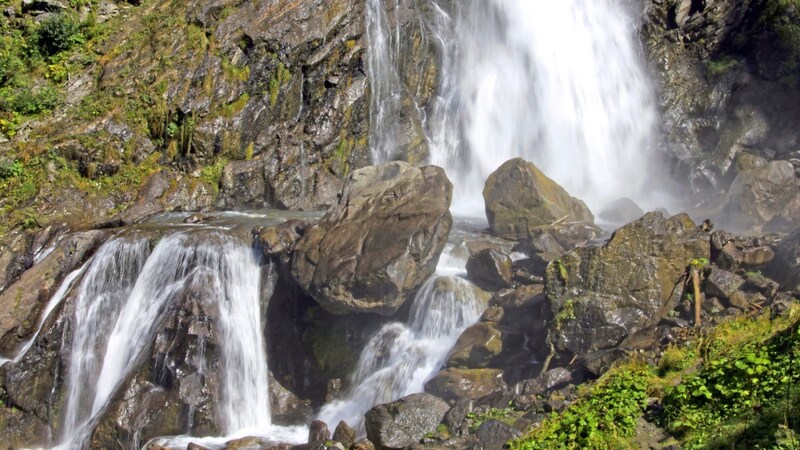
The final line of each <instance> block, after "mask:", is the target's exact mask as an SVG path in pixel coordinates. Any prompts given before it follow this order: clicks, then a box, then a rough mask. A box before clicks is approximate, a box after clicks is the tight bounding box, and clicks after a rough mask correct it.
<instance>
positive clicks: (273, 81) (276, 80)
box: [269, 62, 292, 106]
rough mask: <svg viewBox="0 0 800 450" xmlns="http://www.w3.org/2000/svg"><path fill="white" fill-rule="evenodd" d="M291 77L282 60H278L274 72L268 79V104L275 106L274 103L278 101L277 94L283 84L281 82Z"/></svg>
mask: <svg viewBox="0 0 800 450" xmlns="http://www.w3.org/2000/svg"><path fill="white" fill-rule="evenodd" d="M291 78H292V73H291V72H289V69H287V68H286V66H284V65H283V63H282V62H278V65H277V67H276V68H275V73H274V74H273V75H272V78H270V80H269V104H270V105H272V106H275V104H276V103H278V94H279V93H280V89H281V86H283V83H285V82H287V81H289V80H290V79H291Z"/></svg>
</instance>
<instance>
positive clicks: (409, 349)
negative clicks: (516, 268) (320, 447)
mask: <svg viewBox="0 0 800 450" xmlns="http://www.w3.org/2000/svg"><path fill="white" fill-rule="evenodd" d="M484 307H485V305H484V304H483V303H482V302H481V301H480V300H479V299H478V298H477V297H476V296H475V291H474V287H473V286H472V285H471V284H470V283H469V282H468V281H465V280H463V279H461V278H456V277H449V276H442V277H433V278H431V279H429V280H428V281H427V282H425V284H424V285H423V286H422V287H421V288H420V290H419V291H418V292H417V295H416V297H415V298H414V302H413V304H412V306H411V311H410V314H409V319H408V323H407V324H401V323H397V322H393V323H389V324H387V325H385V326H383V328H381V329H380V330H379V331H378V332H377V333H376V334H375V335H374V336H373V337H372V338H371V339H370V341H369V343H368V344H367V346H366V347H365V348H364V350H363V352H362V353H361V356H360V358H359V361H358V365H357V366H356V371H355V372H354V373H353V375H352V377H351V380H350V385H351V386H352V387H351V388H350V389H349V390H348V392H346V393H345V395H344V396H343V398H342V399H340V400H336V401H334V402H331V403H329V404H327V405H325V407H323V409H322V410H321V411H320V414H319V418H320V420H323V421H324V422H326V423H328V424H335V423H338V421H339V420H344V421H345V422H347V423H348V424H349V425H351V426H353V427H355V428H356V429H362V431H363V423H364V413H366V412H367V411H368V410H369V409H370V408H372V407H373V406H374V405H377V404H381V403H386V402H389V401H392V400H396V399H398V398H401V397H403V396H406V395H409V394H412V393H415V392H422V390H423V385H424V383H425V382H426V381H427V380H428V379H430V377H431V376H433V375H434V374H435V373H436V372H437V371H438V370H439V368H440V367H441V365H442V363H444V360H445V358H446V357H447V352H448V351H449V350H450V348H452V347H453V344H455V341H456V339H458V336H459V335H460V334H461V332H462V331H464V329H465V328H466V327H467V326H469V325H471V324H472V323H474V322H475V321H476V320H478V318H479V317H480V315H481V312H482V311H483V308H484Z"/></svg>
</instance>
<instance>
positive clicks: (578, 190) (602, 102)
mask: <svg viewBox="0 0 800 450" xmlns="http://www.w3.org/2000/svg"><path fill="white" fill-rule="evenodd" d="M425 1H426V2H427V3H429V5H428V6H429V8H427V9H426V11H425V12H418V14H419V15H420V18H419V20H420V21H421V22H423V23H424V28H425V32H426V33H427V34H429V35H430V36H431V37H432V39H431V42H435V43H437V46H438V47H439V54H440V59H441V61H440V65H441V70H440V72H439V86H438V93H437V97H436V98H435V99H433V100H432V102H431V104H430V105H429V106H428V108H427V110H426V111H422V112H421V114H422V115H423V117H422V120H421V121H422V122H423V123H424V124H425V125H426V134H427V140H428V145H429V147H430V162H431V163H433V164H436V165H439V166H442V167H444V168H445V170H446V171H447V175H448V177H450V179H451V180H452V181H453V182H454V185H455V190H454V206H453V209H454V211H455V212H456V213H462V214H467V215H482V214H483V199H482V197H481V191H482V189H483V184H484V182H485V180H486V178H487V177H488V175H489V174H490V173H491V172H492V171H493V170H494V169H496V168H497V167H498V166H499V165H500V164H502V163H503V162H505V161H506V160H508V159H511V158H513V157H517V156H519V157H523V158H525V159H527V160H530V161H532V162H534V163H536V164H537V165H538V166H539V167H540V168H541V169H542V170H543V171H544V172H545V174H547V175H548V176H550V177H551V178H553V179H555V180H556V181H557V182H559V183H560V184H561V185H562V186H564V187H565V188H566V189H567V191H569V192H570V194H572V195H574V196H577V197H579V198H581V199H583V200H584V201H586V202H587V204H588V205H589V207H590V208H591V209H592V210H594V211H595V212H597V211H598V210H599V209H601V208H602V207H604V206H605V205H606V204H608V203H610V202H611V201H614V200H616V199H618V198H620V197H625V196H626V197H631V198H633V199H634V200H636V201H637V202H639V203H640V204H642V205H643V206H649V205H652V202H653V201H654V200H657V199H654V198H653V194H652V191H653V185H654V183H653V178H652V177H653V176H654V171H653V167H651V164H652V161H653V147H654V136H655V129H656V122H657V110H656V103H655V98H654V94H653V90H652V87H651V86H650V83H649V81H648V78H647V74H646V70H645V68H644V64H643V62H642V57H641V55H640V51H639V48H638V44H637V41H636V35H635V32H636V26H635V23H634V21H633V19H632V18H631V16H630V15H629V14H628V12H627V11H626V8H625V5H624V4H623V3H622V0H558V1H552V0H484V1H473V2H444V1H442V0H425ZM401 3H402V1H401V0H395V1H394V4H392V2H386V1H382V0H369V1H368V4H369V6H368V11H369V13H368V14H367V22H368V28H367V31H368V33H369V44H370V49H369V51H370V56H369V62H370V63H371V64H372V66H373V67H371V68H370V70H369V75H370V82H371V86H373V90H374V91H375V92H376V95H375V96H374V97H373V107H372V112H373V117H372V121H373V122H374V125H375V126H376V127H377V129H378V130H381V132H382V133H383V135H384V136H386V135H387V134H388V135H389V136H390V137H391V133H390V132H391V130H392V126H393V125H392V123H391V117H389V115H390V114H394V117H395V120H397V113H398V108H399V107H398V105H399V104H400V101H401V100H400V99H399V97H400V96H401V95H400V93H401V92H402V86H400V83H401V79H402V77H401V76H400V75H399V73H400V70H401V68H398V67H396V65H395V64H396V61H397V59H398V58H397V50H396V49H397V47H398V46H399V41H400V39H401V37H400V30H399V27H397V26H396V24H395V27H394V28H392V26H391V25H389V24H391V23H392V21H390V20H388V17H387V15H386V13H385V12H380V11H382V9H381V8H386V7H387V6H389V7H392V8H393V10H394V11H395V14H396V11H397V10H398V9H399V7H400V5H399V4H401ZM409 8H412V7H410V6H409ZM394 22H395V23H396V22H397V20H395V21H394ZM408 95H409V96H410V97H413V93H409V94H408ZM395 126H396V125H395ZM375 134H376V132H373V134H372V137H373V142H372V146H373V153H374V156H375V157H376V159H377V161H381V160H382V159H384V158H391V157H392V156H393V154H394V153H392V152H391V151H387V149H386V148H387V145H388V144H387V143H386V142H385V140H384V138H380V139H376V138H375ZM646 183H649V184H650V185H649V186H647V185H646ZM646 188H647V189H646ZM647 191H650V192H647Z"/></svg>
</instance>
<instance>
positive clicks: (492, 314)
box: [480, 306, 505, 324]
mask: <svg viewBox="0 0 800 450" xmlns="http://www.w3.org/2000/svg"><path fill="white" fill-rule="evenodd" d="M504 317H505V310H504V309H503V307H502V306H490V307H489V308H486V310H485V311H483V314H481V318H480V321H481V322H486V323H492V324H498V323H500V322H502V320H503V318H504Z"/></svg>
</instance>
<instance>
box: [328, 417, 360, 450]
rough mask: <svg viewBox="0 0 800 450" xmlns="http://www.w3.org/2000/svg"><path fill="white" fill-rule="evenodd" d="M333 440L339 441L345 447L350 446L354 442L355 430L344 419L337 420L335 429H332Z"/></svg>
mask: <svg viewBox="0 0 800 450" xmlns="http://www.w3.org/2000/svg"><path fill="white" fill-rule="evenodd" d="M333 440H334V441H336V442H341V443H342V445H344V446H345V447H346V448H350V447H351V446H352V445H353V444H355V442H356V430H354V429H353V428H352V427H350V426H349V425H347V422H345V421H344V420H341V421H339V425H336V429H335V430H333Z"/></svg>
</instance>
